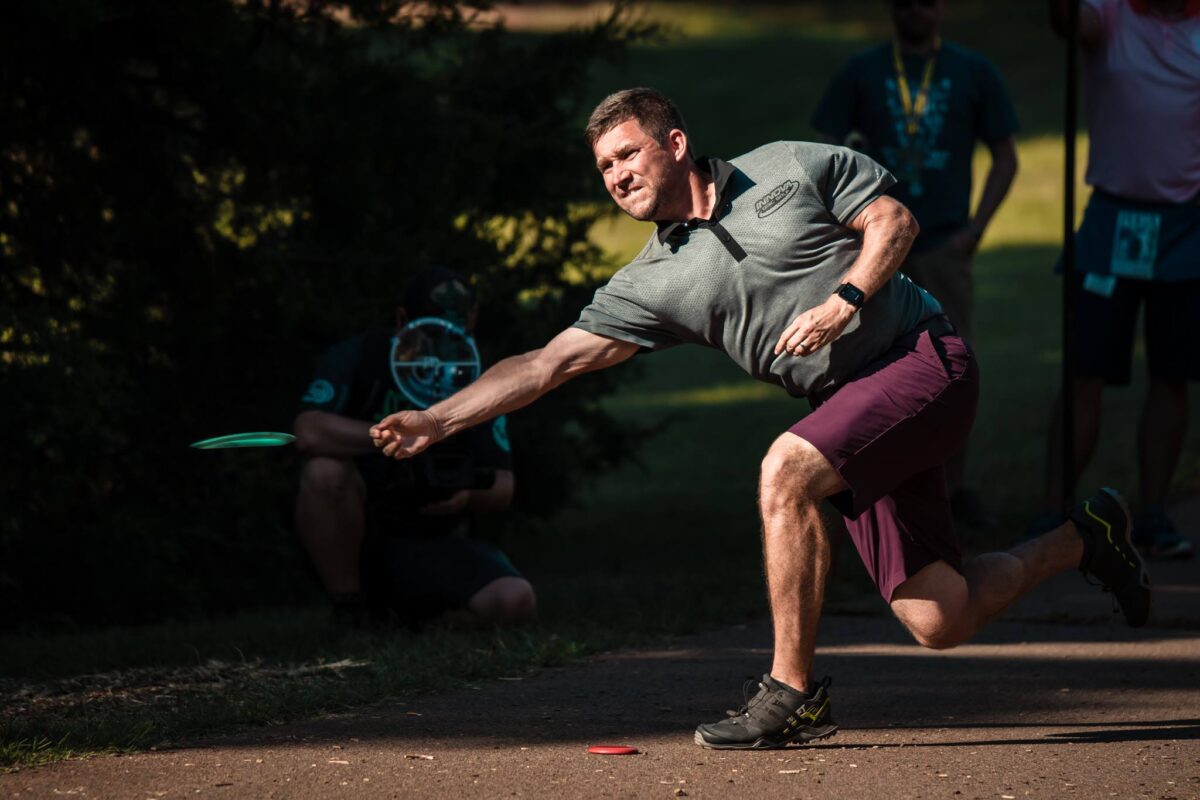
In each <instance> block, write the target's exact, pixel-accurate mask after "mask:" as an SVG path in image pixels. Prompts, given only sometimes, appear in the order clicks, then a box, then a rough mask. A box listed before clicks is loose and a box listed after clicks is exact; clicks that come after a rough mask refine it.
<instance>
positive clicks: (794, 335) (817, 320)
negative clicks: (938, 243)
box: [775, 195, 920, 356]
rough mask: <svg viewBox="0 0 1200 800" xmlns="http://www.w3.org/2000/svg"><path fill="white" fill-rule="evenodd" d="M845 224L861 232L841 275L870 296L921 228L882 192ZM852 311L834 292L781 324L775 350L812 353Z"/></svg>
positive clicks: (837, 330) (841, 326)
mask: <svg viewBox="0 0 1200 800" xmlns="http://www.w3.org/2000/svg"><path fill="white" fill-rule="evenodd" d="M847 227H849V228H851V229H852V230H855V231H858V233H860V234H861V235H862V251H861V252H860V253H859V254H858V258H857V259H856V260H855V262H854V264H853V265H852V266H851V267H850V271H849V272H847V273H846V277H845V278H843V280H844V281H845V282H846V283H852V284H854V285H855V286H856V287H858V288H859V289H861V290H862V292H863V294H865V295H866V296H867V298H868V299H870V297H871V295H873V294H875V293H876V292H878V291H879V290H880V289H882V288H883V285H884V284H886V283H887V282H888V281H889V280H891V278H892V275H894V274H895V272H896V270H897V269H899V268H900V264H901V263H903V261H904V257H905V256H906V255H908V248H909V246H911V245H912V242H913V239H915V238H917V231H919V230H920V228H919V227H918V226H917V221H916V220H915V219H913V215H912V214H911V213H909V211H908V209H907V208H905V207H904V206H903V204H901V203H899V202H898V201H896V200H893V199H892V198H890V197H888V196H887V195H881V196H879V197H877V198H875V199H874V200H873V201H872V202H871V203H870V205H868V206H867V207H866V208H864V209H863V210H862V211H860V212H858V214H857V215H856V216H855V217H854V219H852V220H850V222H849V223H847ZM856 310H857V309H856V308H855V307H854V306H852V305H850V304H849V303H848V302H846V301H845V300H843V299H842V298H840V297H838V296H837V295H836V294H834V295H830V296H829V299H828V300H826V301H825V302H824V303H822V304H821V305H819V306H817V307H816V308H812V309H809V310H808V311H805V312H804V313H803V314H801V315H800V316H798V317H796V319H795V320H793V321H792V324H791V325H788V326H787V328H785V329H784V331H783V333H782V334H780V336H779V341H778V342H776V343H775V355H779V354H780V353H782V352H784V351H785V350H786V351H787V352H789V353H792V354H793V355H797V356H807V355H811V354H812V353H814V352H816V351H817V350H819V349H821V348H822V347H824V346H825V345H827V344H829V343H830V342H832V341H833V340H834V339H836V338H837V337H838V336H840V335H841V334H842V331H843V330H845V328H846V325H847V324H848V323H849V322H850V319H851V318H852V317H853V316H854V312H855V311H856Z"/></svg>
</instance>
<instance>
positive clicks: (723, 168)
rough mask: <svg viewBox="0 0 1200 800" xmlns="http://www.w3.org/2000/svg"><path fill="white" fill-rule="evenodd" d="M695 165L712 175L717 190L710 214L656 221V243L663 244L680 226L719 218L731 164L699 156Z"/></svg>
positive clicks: (732, 169)
mask: <svg viewBox="0 0 1200 800" xmlns="http://www.w3.org/2000/svg"><path fill="white" fill-rule="evenodd" d="M696 166H697V167H698V168H699V169H700V171H701V172H704V173H707V174H708V175H711V176H712V179H713V186H714V187H715V188H716V190H717V199H716V202H715V203H713V210H712V216H711V217H709V218H708V219H707V220H701V219H691V220H688V221H687V222H656V223H655V224H656V225H657V226H658V243H659V244H665V243H666V241H667V239H670V238H671V237H672V236H674V235H675V234H676V233H678V232H679V229H680V228H681V227H688V226H690V227H695V226H696V224H697V223H700V222H715V221H717V220H718V219H720V218H721V209H722V207H723V206H724V201H725V193H726V190H727V189H728V188H729V179H730V178H731V177H732V176H733V173H734V171H735V170H734V168H733V165H732V164H730V163H729V162H728V161H723V160H721V159H719V158H709V157H707V156H701V157H700V158H698V159H696Z"/></svg>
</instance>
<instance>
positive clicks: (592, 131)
mask: <svg viewBox="0 0 1200 800" xmlns="http://www.w3.org/2000/svg"><path fill="white" fill-rule="evenodd" d="M631 119H632V120H636V121H637V123H638V124H639V125H641V126H642V130H644V131H645V132H646V133H648V134H649V135H650V137H651V138H652V139H654V141H656V142H658V143H659V144H661V145H666V143H667V135H668V134H669V133H670V132H671V131H672V130H674V129H676V128H678V129H679V130H681V131H683V132H684V133H687V124H686V123H685V122H684V121H683V115H682V114H680V113H679V109H678V108H676V107H675V104H674V103H672V102H671V98H669V97H667V96H666V95H665V94H663V93H662V92H660V91H658V90H656V89H647V88H645V87H639V88H637V89H622V90H621V91H619V92H614V93H612V94H610V95H609V96H608V97H606V98H604V99H603V100H601V101H600V105H598V106H596V110H595V111H593V112H592V116H591V117H589V118H588V124H587V127H586V128H584V131H583V136H584V138H585V139H586V140H587V143H588V147H594V146H595V145H596V140H597V139H599V138H600V137H601V136H603V135H604V134H606V133H608V132H609V131H610V130H612V129H613V128H615V127H617V126H618V125H620V124H621V123H622V122H628V121H629V120H631ZM689 149H690V147H689Z"/></svg>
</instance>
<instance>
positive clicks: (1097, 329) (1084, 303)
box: [1073, 273, 1200, 386]
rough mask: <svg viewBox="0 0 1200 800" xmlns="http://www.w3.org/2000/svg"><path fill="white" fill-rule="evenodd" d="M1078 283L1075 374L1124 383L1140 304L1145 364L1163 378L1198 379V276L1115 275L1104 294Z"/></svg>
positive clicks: (1127, 378)
mask: <svg viewBox="0 0 1200 800" xmlns="http://www.w3.org/2000/svg"><path fill="white" fill-rule="evenodd" d="M1074 278H1075V283H1076V285H1077V286H1079V287H1080V288H1079V289H1078V292H1077V293H1076V295H1075V297H1076V305H1075V346H1074V348H1073V349H1074V351H1075V374H1076V375H1078V376H1080V377H1083V378H1103V379H1104V382H1105V383H1108V384H1112V385H1116V386H1124V385H1126V384H1128V383H1129V381H1130V377H1131V375H1132V372H1133V367H1132V365H1133V341H1134V337H1135V335H1136V328H1137V317H1138V309H1139V308H1140V307H1142V306H1143V305H1144V306H1145V311H1144V312H1143V316H1144V319H1143V326H1144V330H1145V335H1146V367H1147V369H1148V370H1149V372H1150V376H1151V377H1153V378H1159V379H1161V380H1165V381H1196V380H1200V324H1197V320H1200V281H1177V282H1173V283H1163V282H1156V281H1142V280H1136V279H1134V278H1123V277H1118V278H1116V285H1115V286H1113V287H1112V294H1111V296H1109V297H1105V296H1104V295H1102V294H1098V293H1096V292H1094V291H1089V290H1088V289H1086V288H1083V286H1082V284H1083V281H1084V277H1083V276H1082V275H1081V274H1079V273H1075V276H1074Z"/></svg>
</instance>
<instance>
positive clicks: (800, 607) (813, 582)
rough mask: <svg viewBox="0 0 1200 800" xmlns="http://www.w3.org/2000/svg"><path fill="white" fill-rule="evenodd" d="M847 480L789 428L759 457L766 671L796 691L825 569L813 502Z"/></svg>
mask: <svg viewBox="0 0 1200 800" xmlns="http://www.w3.org/2000/svg"><path fill="white" fill-rule="evenodd" d="M844 487H845V484H844V483H843V482H842V479H841V476H839V475H838V474H837V472H836V471H834V469H833V467H832V466H831V465H830V464H829V462H828V461H827V460H826V459H825V457H824V456H822V455H821V454H820V452H818V451H817V449H816V448H814V447H813V446H812V445H811V444H809V443H808V442H806V441H805V440H803V439H801V438H800V437H798V436H795V435H793V434H791V433H785V434H784V435H783V436H780V437H779V438H778V439H776V440H775V443H774V444H772V445H771V449H770V450H769V451H768V452H767V456H766V458H765V459H763V463H762V475H761V482H760V486H759V511H760V512H761V514H762V523H763V563H764V566H765V568H766V573H767V594H768V596H769V598H770V601H771V620H772V623H773V626H774V630H775V656H774V660H773V662H772V664H771V676H772V677H773V678H775V679H776V680H780V681H783V682H784V683H786V684H788V685H789V686H791V687H792V688H794V689H799V690H800V691H808V690H809V688H810V687H809V679H810V676H811V675H812V662H813V653H814V652H815V650H816V642H817V624H818V622H819V620H820V618H821V605H822V603H823V602H824V599H825V578H826V576H827V574H828V572H829V537H828V535H827V534H826V532H825V529H824V526H823V525H822V522H821V517H820V513H819V510H818V503H819V502H820V500H821V498H823V497H826V496H828V495H830V494H834V493H835V492H837V491H840V490H841V489H842V488H844Z"/></svg>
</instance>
